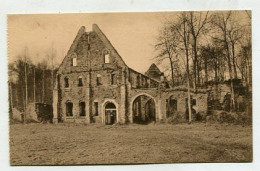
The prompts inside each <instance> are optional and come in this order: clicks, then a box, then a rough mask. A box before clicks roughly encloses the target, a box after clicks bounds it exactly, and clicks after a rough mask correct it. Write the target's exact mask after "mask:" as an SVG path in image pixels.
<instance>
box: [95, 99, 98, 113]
mask: <svg viewBox="0 0 260 171" xmlns="http://www.w3.org/2000/svg"><path fill="white" fill-rule="evenodd" d="M94 106H95V112H94V114H95V116H98V102H94Z"/></svg>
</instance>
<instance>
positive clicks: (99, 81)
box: [97, 76, 101, 85]
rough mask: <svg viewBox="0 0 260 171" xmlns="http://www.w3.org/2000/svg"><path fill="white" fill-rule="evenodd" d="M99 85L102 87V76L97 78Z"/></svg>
mask: <svg viewBox="0 0 260 171" xmlns="http://www.w3.org/2000/svg"><path fill="white" fill-rule="evenodd" d="M97 85H101V76H97Z"/></svg>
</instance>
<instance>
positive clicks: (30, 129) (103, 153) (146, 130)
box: [10, 123, 252, 165]
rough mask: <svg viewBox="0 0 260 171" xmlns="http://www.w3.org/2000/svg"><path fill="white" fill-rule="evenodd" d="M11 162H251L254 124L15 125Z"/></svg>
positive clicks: (12, 130)
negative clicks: (244, 125) (252, 126)
mask: <svg viewBox="0 0 260 171" xmlns="http://www.w3.org/2000/svg"><path fill="white" fill-rule="evenodd" d="M10 160H11V161H10V163H11V165H71V164H120V163H125V164H129V163H179V162H248V161H252V128H251V127H250V126H246V127H242V126H238V125H232V126H230V125H224V124H221V125H217V124H213V125H212V124H202V123H199V124H198V123H197V124H192V125H187V124H178V125H124V126H97V125H87V126H86V125H66V124H58V125H51V124H45V125H44V124H28V125H11V126H10Z"/></svg>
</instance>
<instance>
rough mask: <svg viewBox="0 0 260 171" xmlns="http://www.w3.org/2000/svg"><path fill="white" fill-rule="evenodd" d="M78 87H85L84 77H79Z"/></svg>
mask: <svg viewBox="0 0 260 171" xmlns="http://www.w3.org/2000/svg"><path fill="white" fill-rule="evenodd" d="M78 86H79V87H82V86H83V78H82V76H79V78H78Z"/></svg>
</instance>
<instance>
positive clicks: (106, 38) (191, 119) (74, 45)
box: [8, 10, 253, 166]
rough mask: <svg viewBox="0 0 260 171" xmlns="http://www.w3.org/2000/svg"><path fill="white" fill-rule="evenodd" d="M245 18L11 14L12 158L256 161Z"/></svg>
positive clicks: (37, 161) (19, 161)
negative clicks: (254, 158)
mask: <svg viewBox="0 0 260 171" xmlns="http://www.w3.org/2000/svg"><path fill="white" fill-rule="evenodd" d="M251 20H252V17H251V11H248V10H240V11H239V10H236V11H235V10H234V11H232V10H231V11H185V12H181V11H180V12H132V13H75V14H26V15H25V14H10V15H8V88H9V91H8V92H9V121H10V122H9V123H10V126H9V128H10V130H9V145H10V165H11V166H20V165H89V164H91V165H93V164H151V163H198V162H200V163H201V162H203V163H208V162H214V163H216V162H252V160H253V147H252V42H251V39H252V38H251V37H252V33H251V26H252V24H251Z"/></svg>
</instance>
